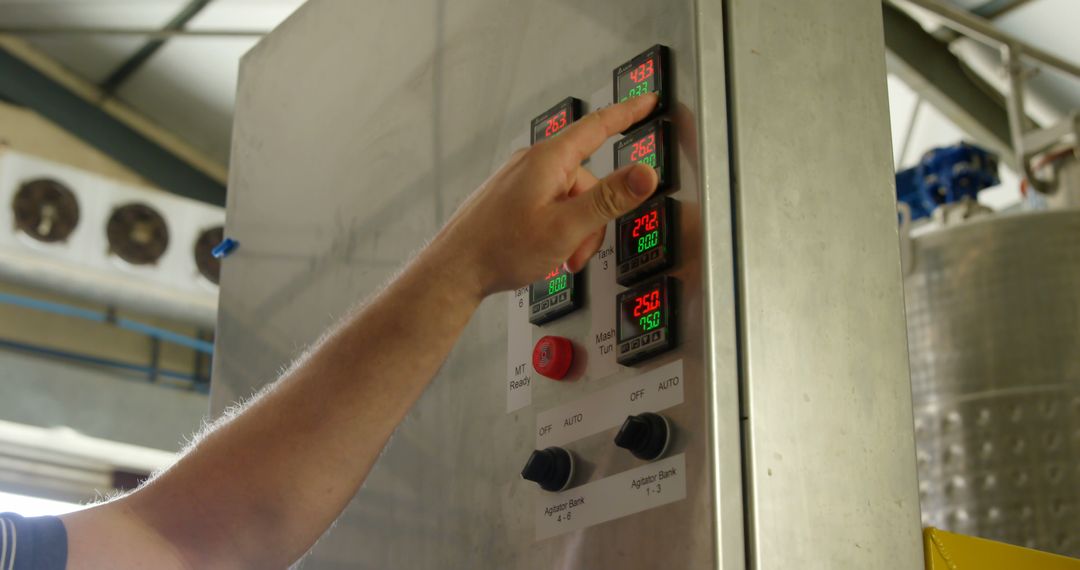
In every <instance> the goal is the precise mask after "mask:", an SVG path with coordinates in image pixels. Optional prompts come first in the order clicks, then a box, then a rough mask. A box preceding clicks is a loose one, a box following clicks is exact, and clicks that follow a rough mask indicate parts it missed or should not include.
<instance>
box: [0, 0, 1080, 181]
mask: <svg viewBox="0 0 1080 570" xmlns="http://www.w3.org/2000/svg"><path fill="white" fill-rule="evenodd" d="M951 1H952V3H953V4H954V5H956V6H958V7H961V8H963V9H965V10H969V11H971V12H972V13H974V14H977V15H979V16H982V17H985V18H988V19H990V20H992V21H993V22H994V24H995V25H997V26H999V27H1000V28H1001V29H1003V30H1005V31H1007V32H1009V33H1012V34H1014V35H1016V36H1017V37H1019V38H1020V39H1022V40H1024V41H1026V42H1028V43H1030V44H1032V45H1035V46H1038V47H1040V48H1043V49H1046V50H1048V51H1051V52H1053V53H1055V54H1057V55H1059V56H1061V57H1063V58H1066V59H1068V60H1070V61H1072V62H1080V35H1078V34H1076V33H1075V23H1076V22H1078V21H1080V2H1076V0H951ZM301 4H303V0H0V34H4V33H7V35H8V37H16V38H17V40H18V41H24V42H26V43H27V44H29V46H30V47H31V48H32V49H34V50H36V51H39V52H41V53H43V54H45V55H46V56H47V57H49V58H51V59H53V60H55V61H56V62H58V63H59V64H60V65H61V66H63V67H64V68H66V69H67V70H69V71H70V72H72V73H73V74H74V75H75V76H77V77H79V78H81V79H83V80H85V81H86V82H88V83H89V84H92V85H94V86H95V87H96V89H98V91H96V93H98V95H99V96H100V97H104V98H112V97H115V98H116V99H117V100H119V101H120V102H122V103H124V104H126V105H127V106H129V107H130V108H132V109H133V110H135V111H136V112H138V113H139V114H141V115H142V116H144V117H146V118H148V119H149V120H150V121H152V122H153V123H156V124H157V125H158V126H160V127H162V128H163V129H164V130H166V131H168V132H170V133H172V134H174V135H176V137H178V138H179V139H181V140H182V141H184V143H186V144H187V145H190V147H192V148H193V149H196V150H197V151H198V152H199V153H200V154H201V155H203V156H204V157H205V158H206V159H208V160H209V161H212V162H214V163H216V164H217V165H218V166H220V170H219V172H224V170H225V165H227V164H228V157H229V146H230V133H231V126H232V113H233V109H234V105H235V100H234V96H235V92H236V84H237V71H238V67H239V61H240V58H241V56H242V55H243V54H244V53H245V52H246V51H247V50H249V49H250V48H251V47H252V46H253V45H255V43H257V42H258V40H259V37H260V36H261V35H262V34H264V33H265V32H267V31H269V30H271V29H273V28H274V27H275V26H277V25H278V24H279V23H281V22H282V21H283V20H284V19H285V18H287V17H288V16H289V15H290V14H291V13H292V12H293V11H295V10H296V9H297V8H298V7H299V6H300V5H301ZM916 15H917V14H916ZM924 23H925V22H924ZM928 28H930V29H929V31H931V32H935V35H936V36H937V37H939V38H944V40H945V41H946V42H948V41H950V38H949V37H948V34H942V33H941V30H935V29H934V27H933V26H932V25H928ZM954 51H955V50H954ZM1031 86H1032V88H1033V89H1034V90H1037V91H1038V92H1039V95H1040V96H1041V98H1042V100H1044V102H1045V103H1046V104H1047V105H1048V106H1049V107H1052V108H1056V109H1058V111H1059V112H1060V113H1064V112H1067V111H1068V110H1070V109H1074V108H1077V107H1080V84H1078V82H1076V81H1074V80H1072V79H1069V78H1066V77H1064V76H1063V75H1061V74H1058V73H1056V72H1052V71H1043V70H1040V72H1039V74H1038V76H1036V77H1033V78H1032V80H1031ZM894 110H895V107H894ZM894 115H895V112H894ZM895 120H897V118H896V117H895V116H894V121H895ZM204 170H207V169H204ZM209 170H213V169H212V168H211V169H209ZM218 178H219V183H221V182H223V180H221V179H223V178H224V177H223V176H221V175H219V176H218Z"/></svg>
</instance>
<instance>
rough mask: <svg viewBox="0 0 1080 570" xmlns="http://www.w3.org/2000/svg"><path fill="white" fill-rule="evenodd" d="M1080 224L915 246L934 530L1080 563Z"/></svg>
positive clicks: (1022, 220) (1003, 225)
mask: <svg viewBox="0 0 1080 570" xmlns="http://www.w3.org/2000/svg"><path fill="white" fill-rule="evenodd" d="M1078 244H1080V211H1076V210H1071V211H1070V210H1064V211H1052V212H1041V213H1030V214H1022V215H1013V216H1000V217H993V218H988V219H983V220H979V221H975V222H971V223H966V224H962V225H959V226H956V227H953V228H949V229H946V230H943V231H938V232H934V233H931V234H927V235H924V236H920V237H918V238H916V239H915V240H913V252H914V256H913V261H914V266H913V267H912V268H911V269H912V271H911V272H910V274H909V275H908V277H907V278H906V279H905V288H906V299H907V313H908V339H909V340H908V342H909V344H910V357H911V374H912V388H913V394H914V403H915V418H916V424H915V425H916V432H915V433H916V438H917V442H918V453H919V481H920V494H921V497H922V507H923V522H924V523H925V524H930V525H934V526H937V527H940V528H943V529H946V530H950V531H954V532H958V533H962V534H971V535H975V536H981V537H986V538H990V539H994V540H1000V541H1004V542H1009V543H1012V544H1017V545H1021V546H1027V547H1031V548H1036V549H1038V550H1043V551H1047V552H1056V553H1059V554H1065V555H1069V556H1080V247H1078Z"/></svg>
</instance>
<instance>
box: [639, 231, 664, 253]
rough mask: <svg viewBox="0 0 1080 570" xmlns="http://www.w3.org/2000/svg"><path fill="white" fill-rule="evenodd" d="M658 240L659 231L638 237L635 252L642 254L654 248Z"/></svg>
mask: <svg viewBox="0 0 1080 570" xmlns="http://www.w3.org/2000/svg"><path fill="white" fill-rule="evenodd" d="M659 239H660V231H659V230H654V231H651V232H649V233H647V234H645V235H643V236H641V237H639V238H638V240H637V252H638V253H642V252H645V251H649V250H650V249H652V248H654V247H656V244H657V243H658V242H659Z"/></svg>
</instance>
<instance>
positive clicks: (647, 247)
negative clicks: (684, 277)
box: [615, 196, 675, 285]
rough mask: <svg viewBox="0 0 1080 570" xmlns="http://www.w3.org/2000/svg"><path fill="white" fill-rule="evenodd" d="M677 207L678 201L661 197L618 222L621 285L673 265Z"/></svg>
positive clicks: (617, 259)
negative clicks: (673, 238) (675, 212)
mask: <svg viewBox="0 0 1080 570" xmlns="http://www.w3.org/2000/svg"><path fill="white" fill-rule="evenodd" d="M674 209H675V202H674V200H672V199H671V198H668V197H667V196H661V197H660V198H654V199H652V200H649V201H648V202H646V203H645V204H643V205H642V206H640V207H639V208H638V209H637V210H634V211H633V212H630V213H629V214H627V215H625V216H623V217H621V218H619V220H618V221H617V222H616V228H615V229H616V232H617V235H618V240H617V241H616V243H615V262H616V273H615V280H616V281H617V282H618V283H619V284H620V285H631V284H633V283H635V282H637V281H640V280H641V279H643V278H645V277H648V276H650V275H653V274H655V273H657V272H658V271H661V270H663V269H666V268H668V267H670V266H671V264H672V261H673V260H674V259H673V258H674V255H673V254H674V251H675V248H674V247H673V244H672V241H673V240H672V236H674V235H675V230H674V228H675V226H674V223H673V222H674Z"/></svg>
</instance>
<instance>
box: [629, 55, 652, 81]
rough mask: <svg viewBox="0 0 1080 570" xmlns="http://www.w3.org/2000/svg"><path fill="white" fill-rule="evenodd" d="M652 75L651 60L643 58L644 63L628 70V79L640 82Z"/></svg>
mask: <svg viewBox="0 0 1080 570" xmlns="http://www.w3.org/2000/svg"><path fill="white" fill-rule="evenodd" d="M652 76H653V60H651V59H648V60H645V62H644V63H642V64H641V65H639V66H637V67H635V68H634V69H631V70H630V81H633V82H634V83H641V82H642V81H645V80H646V79H648V78H650V77H652Z"/></svg>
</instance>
